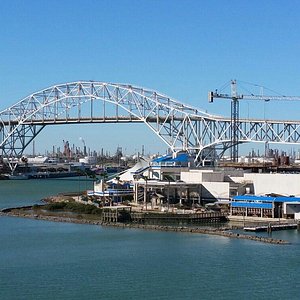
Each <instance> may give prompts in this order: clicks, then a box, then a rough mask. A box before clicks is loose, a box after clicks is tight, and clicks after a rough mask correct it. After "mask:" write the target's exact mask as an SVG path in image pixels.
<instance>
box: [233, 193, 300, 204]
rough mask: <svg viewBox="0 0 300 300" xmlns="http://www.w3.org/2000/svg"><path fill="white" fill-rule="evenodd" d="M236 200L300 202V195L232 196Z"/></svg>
mask: <svg viewBox="0 0 300 300" xmlns="http://www.w3.org/2000/svg"><path fill="white" fill-rule="evenodd" d="M232 199H233V200H234V201H248V202H251V201H259V202H267V203H270V202H281V203H282V202H300V197H270V196H255V195H239V196H234V197H233V198H232Z"/></svg>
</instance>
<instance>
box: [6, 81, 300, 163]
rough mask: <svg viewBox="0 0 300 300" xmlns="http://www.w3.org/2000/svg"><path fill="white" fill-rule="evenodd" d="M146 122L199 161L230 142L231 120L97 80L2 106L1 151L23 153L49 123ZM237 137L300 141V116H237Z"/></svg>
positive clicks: (154, 94)
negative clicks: (282, 118) (207, 152)
mask: <svg viewBox="0 0 300 300" xmlns="http://www.w3.org/2000/svg"><path fill="white" fill-rule="evenodd" d="M126 122H143V123H144V124H145V125H146V126H148V127H149V128H150V129H151V130H152V131H153V132H154V133H155V134H156V135H157V136H158V137H159V138H160V139H161V140H163V141H164V142H165V143H166V145H168V147H170V149H171V150H172V151H177V150H186V151H188V152H190V153H193V154H194V155H195V160H196V161H201V158H202V157H201V153H202V151H203V149H205V148H210V147H214V146H215V145H218V144H222V145H224V147H225V148H228V147H230V146H232V145H231V144H230V141H231V136H230V134H231V121H230V119H228V118H222V117H217V116H214V115H210V114H207V113H204V112H203V111H201V110H198V109H196V108H194V107H191V106H188V105H185V104H182V103H180V102H179V101H176V100H174V99H172V98H170V97H168V96H165V95H163V94H161V93H159V92H157V91H153V90H149V89H145V88H141V87H136V86H132V85H130V84H116V83H106V82H94V81H78V82H71V83H64V84H59V85H54V86H52V87H49V88H46V89H44V90H41V91H39V92H36V93H33V94H31V95H29V96H27V97H26V98H24V99H22V100H21V101H19V102H17V103H16V104H14V105H12V106H11V107H9V108H7V109H5V110H3V111H1V112H0V151H1V155H2V157H5V158H8V159H9V158H14V157H20V156H22V154H23V151H24V149H25V148H26V147H27V146H28V144H29V143H30V142H31V141H32V140H33V139H34V138H35V137H36V136H37V135H38V133H39V132H40V131H41V130H42V129H43V128H44V127H45V126H46V125H52V124H72V123H126ZM238 137H239V143H244V142H266V141H267V142H270V143H272V142H273V143H299V141H300V122H299V121H270V120H268V121H267V120H239V124H238Z"/></svg>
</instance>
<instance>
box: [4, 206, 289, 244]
mask: <svg viewBox="0 0 300 300" xmlns="http://www.w3.org/2000/svg"><path fill="white" fill-rule="evenodd" d="M1 215H3V216H12V217H21V218H31V219H36V220H44V221H52V222H65V223H76V224H88V225H101V226H109V227H118V228H124V229H125V228H136V229H143V230H156V231H169V232H183V233H198V234H209V235H217V236H223V237H227V238H236V239H245V240H252V241H256V242H262V243H268V244H276V245H287V244H290V243H289V242H288V241H285V240H281V239H273V238H270V237H261V236H257V235H248V234H241V233H234V232H231V231H229V230H228V229H227V230H226V229H216V228H200V227H193V228H191V227H184V226H168V225H166V226H163V225H145V224H136V223H105V222H102V221H100V220H87V219H84V218H78V217H65V216H59V215H58V216H51V215H43V214H35V213H29V212H26V211H22V210H17V209H12V210H9V211H6V212H3V211H2V212H1Z"/></svg>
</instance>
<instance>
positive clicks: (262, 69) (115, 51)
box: [0, 0, 300, 153]
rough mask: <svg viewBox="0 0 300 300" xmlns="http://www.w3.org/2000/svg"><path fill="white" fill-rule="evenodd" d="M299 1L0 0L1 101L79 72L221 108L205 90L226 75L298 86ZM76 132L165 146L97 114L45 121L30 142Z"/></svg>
mask: <svg viewBox="0 0 300 300" xmlns="http://www.w3.org/2000/svg"><path fill="white" fill-rule="evenodd" d="M299 11H300V2H299V1H292V0H288V1H283V0H273V1H257V0H254V1H240V0H233V1H225V0H223V1H222V0H212V1H199V0H198V1H196V0H195V1H192V0H186V1H179V0H178V1H176V0H152V1H150V0H148V1H146V0H139V1H138V0H119V1H117V0H115V1H109V0H107V1H101V0H99V1H96V0H95V1H91V0H86V1H79V0H73V1H68V0H65V1H58V0H54V1H53V0H52V1H38V0H31V1H21V0H20V1H16V0H12V1H7V0H3V1H1V11H0V26H1V27H0V28H1V29H0V37H1V44H0V54H1V55H0V65H1V70H0V101H1V102H0V103H1V104H0V110H4V109H6V108H7V107H9V106H10V105H13V104H14V103H16V102H17V101H19V100H21V99H22V98H24V97H26V96H27V95H29V94H31V93H34V92H36V91H38V90H40V89H43V88H46V87H49V86H52V85H54V84H58V83H64V82H70V81H78V80H95V81H104V82H119V83H130V84H133V85H137V86H143V87H147V88H150V89H153V90H157V91H159V92H161V93H163V94H166V95H168V96H170V97H171V98H175V99H177V100H178V101H181V102H183V103H186V104H189V105H192V106H194V107H197V108H199V109H202V110H203V111H208V112H210V113H213V114H218V115H224V116H229V112H230V102H229V101H227V100H217V101H215V102H214V103H213V104H209V103H208V101H207V93H208V91H209V90H215V89H219V88H220V87H221V86H223V85H224V84H225V83H226V82H229V81H230V80H231V79H237V80H242V81H245V82H252V83H255V84H258V85H262V86H266V87H268V88H269V89H271V90H275V91H276V92H278V93H280V94H284V95H300V76H299V69H300V60H299V53H300V42H299V41H300V38H299V35H300V32H299V30H298V28H299V27H300V19H299ZM257 89H258V88H256V91H255V90H254V91H253V92H257ZM251 91H252V90H251ZM243 92H244V91H243ZM265 93H267V90H265ZM299 111H300V102H293V103H287V102H281V103H279V102H268V103H259V102H249V101H243V102H242V101H241V116H242V117H243V116H244V117H248V116H249V117H250V118H251V117H253V118H256V117H257V118H266V119H293V120H299ZM80 137H83V138H84V140H85V142H86V145H87V147H90V148H91V149H95V150H97V149H99V151H100V150H101V148H104V149H105V150H107V151H110V152H111V153H113V152H114V151H116V149H117V147H118V146H121V147H122V148H123V149H124V150H125V149H126V152H127V153H134V152H135V150H136V149H141V147H142V145H145V152H146V153H148V152H153V153H156V152H160V153H165V150H166V148H167V147H166V145H164V144H163V143H162V142H161V141H160V140H159V139H158V138H157V137H156V136H155V135H154V134H153V133H152V132H151V131H150V130H149V129H148V128H147V127H146V126H145V125H142V124H129V125H119V124H109V125H102V124H98V125H72V126H48V127H46V128H45V129H44V130H43V131H42V132H41V133H40V135H39V136H37V138H36V139H35V148H36V152H40V153H44V152H45V150H48V151H50V150H51V149H52V146H53V145H55V146H56V147H62V145H63V144H62V141H63V140H68V141H69V142H70V144H76V145H78V146H80V144H81V141H80ZM132 137H134V142H132V141H133V138H132ZM30 147H31V146H29V148H28V149H27V150H26V152H30ZM258 147H259V146H258V145H256V144H251V145H250V146H249V148H250V149H251V148H258ZM277 147H278V146H277V145H276V148H277ZM31 148H32V147H31ZM273 148H275V146H274V147H273ZM285 148H286V147H285ZM290 148H294V149H295V150H296V151H297V149H298V148H299V147H297V146H291V147H290Z"/></svg>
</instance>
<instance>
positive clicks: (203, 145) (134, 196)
mask: <svg viewBox="0 0 300 300" xmlns="http://www.w3.org/2000/svg"><path fill="white" fill-rule="evenodd" d="M216 98H225V99H230V100H231V117H230V118H224V117H220V116H215V115H211V114H208V113H206V112H203V111H201V110H199V109H197V108H194V107H191V106H189V105H185V104H183V103H180V102H179V101H177V100H174V99H172V98H170V97H168V96H165V95H163V94H161V93H159V92H156V91H153V90H149V89H144V88H141V87H135V86H132V85H127V84H126V85H125V84H114V83H105V82H93V81H80V82H72V83H66V84H61V85H56V86H52V87H49V88H47V89H44V90H42V91H39V92H36V93H33V94H31V95H29V96H28V97H26V98H24V99H23V100H21V101H19V102H17V103H16V104H15V105H13V106H11V107H9V108H7V109H5V110H3V111H1V112H0V132H1V137H0V150H1V163H2V166H6V168H7V170H9V172H10V175H11V176H12V178H13V176H16V174H15V173H16V172H17V170H19V169H20V167H21V168H22V166H23V167H24V168H28V165H29V164H33V165H39V164H40V165H43V164H44V165H45V164H47V163H52V166H53V164H54V163H56V164H58V163H65V164H68V165H69V166H70V165H71V161H73V162H72V164H73V167H74V165H75V170H76V168H77V169H78V168H79V169H80V168H81V169H83V170H86V169H87V168H88V169H89V170H94V171H95V170H96V169H97V168H98V169H101V172H102V175H103V174H104V172H103V167H104V165H103V164H106V163H107V161H105V157H106V158H107V157H108V155H105V154H104V153H103V149H102V151H101V154H100V153H97V152H96V151H91V150H90V149H88V148H87V147H86V144H85V141H84V139H83V138H80V142H81V143H82V146H83V147H76V146H75V145H70V144H69V142H68V141H67V140H64V141H63V147H62V149H54V147H53V149H52V151H50V152H49V157H47V158H46V159H45V160H44V161H43V158H42V157H40V158H30V157H26V156H25V155H24V151H25V149H26V148H27V147H28V145H29V144H31V143H32V142H34V138H35V137H36V136H37V135H38V134H39V133H40V132H41V130H43V128H44V127H45V126H50V125H54V124H55V125H59V124H78V123H144V124H145V126H147V127H148V128H149V129H150V130H151V131H152V132H153V134H154V135H156V136H157V138H159V139H161V140H162V141H163V142H164V143H165V144H166V145H167V147H168V149H169V153H168V154H166V155H164V156H161V157H152V158H151V159H147V158H145V157H143V156H142V155H138V157H136V158H134V159H132V160H131V164H130V165H128V162H127V161H126V163H124V162H125V160H123V161H122V160H121V158H122V151H121V149H118V150H117V153H116V155H114V157H113V158H112V163H113V166H112V167H120V166H121V164H122V167H124V169H125V167H128V168H129V167H130V166H131V168H129V169H128V170H124V172H122V171H123V169H120V168H119V169H116V170H115V171H116V172H117V173H118V174H117V176H115V178H114V179H112V180H108V178H103V177H102V178H101V180H100V182H96V183H95V186H94V190H93V191H88V192H87V195H88V196H89V197H90V201H96V203H98V205H99V203H100V204H101V205H107V204H108V205H109V206H113V205H116V204H119V203H122V204H123V203H124V202H125V201H126V203H128V202H130V203H132V204H133V205H139V206H140V208H141V209H143V210H149V209H153V210H156V211H166V210H167V211H170V210H172V211H173V212H176V211H182V210H184V209H186V210H188V208H189V209H191V210H194V211H201V210H209V209H215V210H225V211H226V212H227V213H228V214H230V215H231V216H243V217H261V218H283V217H285V218H298V215H299V212H300V198H299V197H300V185H299V184H298V183H299V181H300V174H299V173H300V172H299V171H300V168H299V166H298V159H299V157H298V156H297V155H296V154H294V155H292V156H291V155H288V154H286V153H281V152H279V151H278V150H275V151H273V150H271V149H269V145H272V144H290V145H293V144H296V145H297V144H298V143H299V142H300V121H286V120H260V119H245V118H240V116H239V101H240V100H241V99H250V100H263V101H270V100H277V101H278V100H279V101H290V100H299V99H298V97H293V96H291V97H287V96H280V97H279V96H266V95H253V94H250V95H242V94H238V93H237V88H236V81H232V82H231V94H222V93H219V92H218V91H215V92H209V101H210V102H212V101H213V100H214V99H216ZM249 142H260V143H264V144H265V145H267V146H268V152H266V153H265V154H267V155H265V156H264V157H261V156H258V155H255V154H254V153H253V152H252V153H251V154H249V155H248V156H244V157H242V156H240V155H239V151H238V149H239V145H241V144H244V143H249ZM227 150H229V152H230V156H228V157H226V151H227ZM227 152H228V151H227ZM51 153H52V155H51ZM50 156H52V157H51V158H50ZM99 157H102V159H103V161H102V165H101V162H100V161H99ZM62 158H63V159H64V161H63V162H62V161H59V159H62ZM39 159H40V161H39ZM51 160H52V161H51ZM55 160H56V161H55ZM74 161H75V162H74ZM57 168H58V167H57ZM54 169H55V168H54ZM55 171H58V169H56V170H55ZM72 171H74V169H71V167H69V169H68V170H67V172H69V173H70V172H72ZM75 175H76V174H74V176H75ZM77 175H78V173H77ZM91 199H92V200H91Z"/></svg>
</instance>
